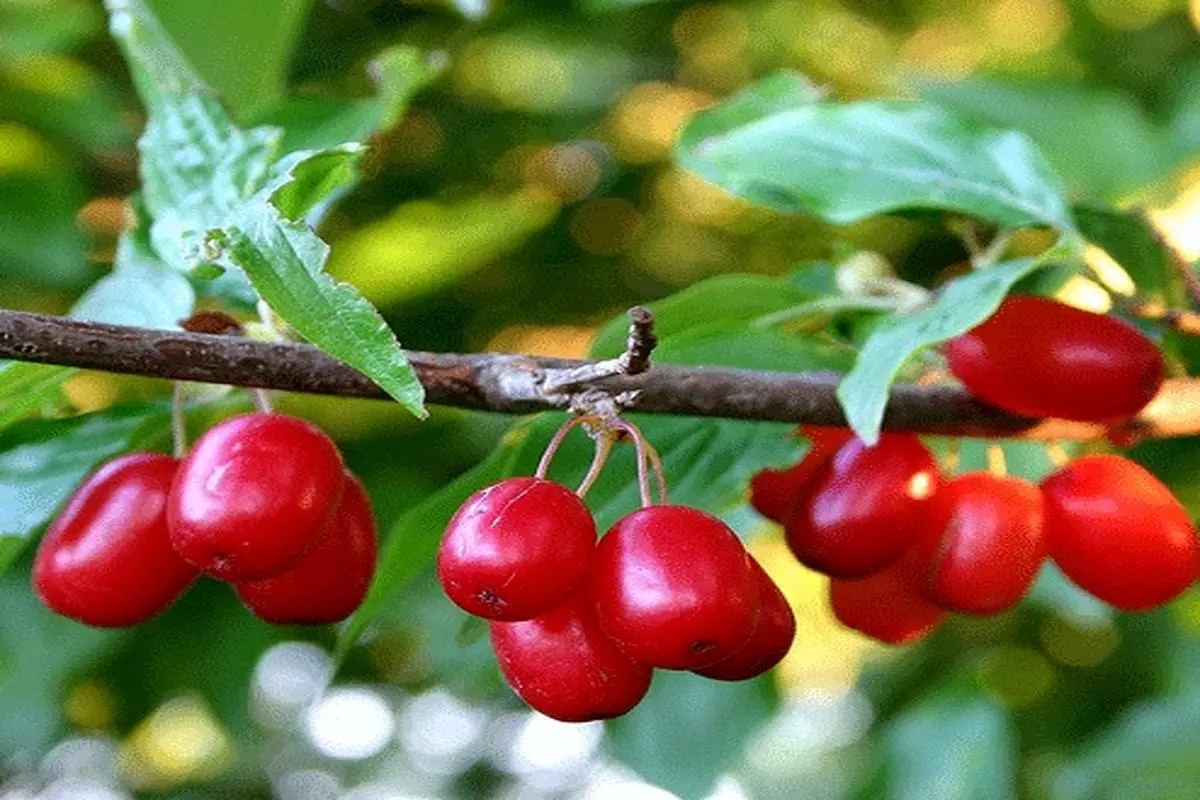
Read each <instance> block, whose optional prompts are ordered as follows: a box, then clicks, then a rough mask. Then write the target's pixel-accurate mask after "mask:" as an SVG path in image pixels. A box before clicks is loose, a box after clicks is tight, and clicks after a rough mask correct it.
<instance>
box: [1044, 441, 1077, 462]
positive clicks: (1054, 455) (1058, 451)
mask: <svg viewBox="0 0 1200 800" xmlns="http://www.w3.org/2000/svg"><path fill="white" fill-rule="evenodd" d="M1046 457H1047V458H1049V459H1050V463H1051V464H1053V465H1054V468H1055V469H1060V468H1061V467H1065V466H1066V465H1067V464H1069V463H1071V454H1070V453H1068V452H1067V450H1066V448H1065V447H1063V446H1062V442H1060V441H1057V440H1055V441H1051V442H1047V443H1046Z"/></svg>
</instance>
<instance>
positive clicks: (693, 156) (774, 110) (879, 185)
mask: <svg viewBox="0 0 1200 800" xmlns="http://www.w3.org/2000/svg"><path fill="white" fill-rule="evenodd" d="M778 80H779V79H778V78H777V77H776V78H772V79H768V81H767V82H766V83H765V84H759V85H756V86H754V87H751V88H750V89H748V90H746V92H744V93H742V94H741V95H738V96H737V97H735V98H734V99H733V100H732V101H728V103H729V104H732V105H733V106H734V108H733V109H730V108H729V107H727V105H726V104H722V105H720V106H717V107H716V108H715V109H712V110H709V111H703V112H701V113H699V114H697V115H696V116H695V117H694V118H693V119H692V120H691V121H690V122H689V123H688V125H687V126H686V127H685V129H684V131H683V134H682V136H681V138H680V141H679V145H678V148H677V150H676V157H677V159H678V161H679V162H680V164H681V165H682V166H684V167H686V168H688V169H691V170H693V171H695V172H697V173H699V174H700V175H702V176H703V177H705V178H707V179H708V180H710V181H712V182H713V183H716V184H717V185H719V186H722V187H723V188H725V189H727V190H728V191H730V192H732V193H734V194H737V195H740V196H742V197H745V198H746V199H748V200H750V201H752V202H755V203H759V204H761V205H765V206H769V207H773V208H778V209H781V210H784V211H796V212H805V213H810V214H815V215H816V216H819V217H821V218H823V219H825V220H828V221H830V222H835V223H850V222H856V221H858V220H862V219H865V218H867V217H871V216H874V215H876V214H880V213H884V212H889V211H897V210H901V209H915V208H924V209H946V210H952V211H959V212H962V213H965V214H972V215H975V216H977V217H981V218H983V219H986V220H990V221H992V222H995V223H996V224H998V225H1001V226H1004V227H1010V228H1018V227H1025V226H1030V225H1035V226H1049V227H1052V228H1057V229H1060V230H1064V231H1069V230H1071V229H1072V228H1073V227H1074V223H1073V221H1072V219H1071V213H1070V209H1069V208H1068V206H1067V201H1066V199H1065V193H1064V189H1063V186H1062V182H1061V180H1060V179H1059V177H1058V175H1057V174H1056V173H1055V172H1054V170H1053V169H1052V168H1051V167H1050V165H1049V164H1048V163H1047V162H1046V160H1045V158H1043V157H1042V155H1041V154H1040V153H1039V152H1038V150H1037V148H1036V147H1034V145H1033V144H1032V143H1031V142H1030V141H1029V139H1028V138H1026V137H1025V135H1024V134H1021V133H1017V132H1015V131H1000V130H995V129H992V128H989V127H985V126H982V125H980V124H978V123H975V122H974V121H972V120H970V119H968V118H965V117H962V116H959V115H956V114H953V113H951V112H949V111H946V110H944V109H941V108H938V107H936V106H933V105H929V104H924V103H909V102H898V101H870V102H860V103H851V104H835V103H812V102H811V96H805V95H800V96H797V95H796V93H793V94H792V95H791V96H788V95H787V94H784V95H783V100H784V102H783V103H782V104H781V103H780V102H779V99H778V98H779V91H778V85H779V84H778ZM805 101H808V102H805ZM788 102H790V103H791V104H792V105H793V106H794V107H787V103H788ZM797 102H800V103H802V104H800V105H795V104H796V103H797ZM781 105H783V107H781ZM755 111H757V113H754V112H755Z"/></svg>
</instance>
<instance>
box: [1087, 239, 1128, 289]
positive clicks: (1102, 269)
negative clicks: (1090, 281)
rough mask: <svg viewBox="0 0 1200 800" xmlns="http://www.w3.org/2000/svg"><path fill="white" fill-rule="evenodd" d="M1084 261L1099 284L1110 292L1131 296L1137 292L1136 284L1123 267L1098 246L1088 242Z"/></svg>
mask: <svg viewBox="0 0 1200 800" xmlns="http://www.w3.org/2000/svg"><path fill="white" fill-rule="evenodd" d="M1084 262H1085V263H1086V264H1087V265H1088V268H1089V269H1091V271H1092V272H1093V273H1095V275H1096V278H1097V279H1098V280H1099V281H1100V283H1101V285H1102V286H1104V288H1106V289H1108V290H1109V291H1110V292H1116V293H1117V294H1119V295H1124V296H1125V297H1132V296H1133V295H1134V294H1135V293H1136V292H1137V286H1136V285H1135V284H1134V282H1133V278H1131V277H1129V273H1128V272H1126V271H1125V268H1124V267H1122V266H1121V265H1120V264H1118V263H1117V262H1116V261H1114V260H1113V257H1112V256H1110V255H1109V254H1108V253H1106V252H1105V251H1104V250H1102V249H1100V248H1099V247H1096V246H1095V245H1091V244H1089V245H1088V246H1087V248H1086V250H1085V251H1084Z"/></svg>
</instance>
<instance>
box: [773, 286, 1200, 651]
mask: <svg viewBox="0 0 1200 800" xmlns="http://www.w3.org/2000/svg"><path fill="white" fill-rule="evenodd" d="M1033 337H1036V338H1033ZM946 356H947V360H948V362H949V365H950V369H951V371H952V372H953V373H954V375H955V376H956V377H958V378H959V380H961V381H962V382H963V384H964V385H965V386H966V387H967V388H968V389H969V390H970V391H971V392H972V393H973V394H976V395H977V396H979V397H980V398H981V399H982V400H984V401H985V402H987V403H990V404H992V405H995V406H997V407H999V408H1002V409H1004V410H1007V411H1011V412H1013V413H1018V414H1024V415H1029V416H1051V417H1058V418H1063V419H1074V420H1088V421H1098V422H1105V423H1115V422H1119V421H1120V420H1123V419H1127V418H1129V417H1131V416H1133V415H1134V414H1136V413H1137V412H1138V411H1140V410H1141V409H1142V408H1143V407H1144V406H1145V405H1146V404H1147V403H1148V402H1149V401H1150V400H1151V399H1152V398H1153V396H1154V395H1155V393H1156V392H1157V391H1158V388H1159V386H1160V385H1161V384H1162V379H1163V362H1162V356H1161V354H1160V353H1159V351H1158V349H1157V348H1156V347H1155V346H1154V344H1153V343H1152V342H1151V341H1149V340H1148V339H1146V338H1145V337H1144V336H1142V335H1141V334H1140V333H1138V332H1137V331H1136V330H1135V329H1133V328H1132V327H1130V326H1128V325H1125V324H1124V323H1122V322H1120V321H1118V320H1115V319H1112V318H1110V317H1106V316H1103V315H1099V314H1091V313H1088V312H1085V311H1080V310H1077V309H1074V308H1070V307H1068V306H1064V305H1061V304H1059V303H1055V302H1053V301H1050V300H1046V299H1044V298H1039V297H1021V296H1017V297H1010V298H1008V299H1007V300H1005V301H1004V303H1003V304H1002V305H1001V307H1000V309H999V311H998V312H997V313H996V314H995V315H993V316H992V317H991V318H990V319H988V320H987V321H985V322H984V323H983V324H982V325H980V326H979V327H977V328H975V329H973V330H972V331H970V332H968V333H967V334H965V335H963V336H961V337H959V338H957V339H955V340H953V341H951V342H949V343H948V344H947V346H946ZM803 432H804V433H805V435H807V437H808V438H809V439H810V441H811V443H812V446H811V448H810V450H809V452H808V454H807V455H806V456H805V458H804V459H803V460H802V461H801V462H800V463H798V464H796V465H795V466H793V467H791V468H790V469H787V470H765V471H763V472H761V473H759V474H758V475H757V476H755V478H754V479H753V481H752V482H751V503H752V504H753V505H754V507H755V508H756V509H757V510H758V511H759V512H760V513H762V514H763V515H764V516H766V517H768V518H770V519H772V520H775V521H777V522H779V523H781V524H783V526H784V529H785V533H786V537H787V543H788V546H789V548H790V549H791V551H792V552H793V553H794V554H795V556H796V558H797V559H798V560H799V561H800V562H802V563H803V564H805V565H807V566H809V567H811V568H813V569H815V570H819V571H821V572H823V573H825V574H827V575H829V576H830V577H831V578H832V581H831V583H830V604H831V606H832V608H833V611H834V614H835V615H836V616H837V618H838V619H839V620H840V621H841V622H842V623H843V624H845V625H847V626H848V627H851V628H854V629H856V630H858V631H860V632H862V633H865V634H867V635H869V636H872V637H874V638H876V639H880V640H882V641H885V642H890V643H894V644H899V643H903V642H908V641H912V640H914V639H917V638H920V637H921V636H924V635H925V634H927V633H929V632H930V631H932V630H933V629H934V628H935V627H936V626H937V624H938V623H939V621H940V620H941V619H942V617H943V616H944V614H945V613H946V612H948V611H950V612H960V613H965V614H979V615H986V614H995V613H999V612H1000V611H1003V610H1005V609H1007V608H1009V607H1011V606H1012V605H1014V604H1015V603H1017V602H1018V601H1019V600H1020V599H1021V597H1022V596H1024V594H1025V592H1026V591H1027V590H1028V589H1029V587H1030V585H1031V584H1032V582H1033V580H1034V578H1035V577H1036V575H1037V573H1038V571H1039V569H1040V567H1041V565H1042V563H1043V562H1044V561H1045V559H1046V558H1047V557H1049V558H1051V559H1053V560H1054V562H1055V563H1057V564H1058V566H1059V567H1060V568H1061V569H1062V570H1063V572H1064V573H1065V574H1066V575H1067V576H1068V577H1069V578H1071V580H1073V581H1074V582H1075V583H1076V584H1077V585H1079V586H1080V587H1081V588H1083V589H1084V590H1086V591H1088V592H1090V593H1091V594H1092V595H1094V596H1096V597H1097V598H1099V599H1100V600H1103V601H1105V602H1107V603H1109V604H1111V605H1113V606H1115V607H1117V608H1121V609H1126V610H1144V609H1149V608H1153V607H1155V606H1158V605H1161V604H1163V603H1165V602H1167V601H1169V600H1171V599H1172V598H1174V597H1176V596H1177V595H1179V594H1180V593H1181V592H1183V591H1184V590H1185V589H1186V588H1187V587H1188V586H1190V585H1191V584H1192V583H1193V582H1194V581H1195V580H1196V579H1197V576H1198V575H1200V545H1198V544H1197V539H1196V531H1195V529H1194V528H1193V527H1192V524H1191V521H1190V519H1189V517H1188V515H1187V512H1186V511H1185V510H1184V508H1183V506H1182V505H1180V503H1179V501H1178V500H1176V499H1175V498H1174V497H1173V496H1172V495H1171V492H1170V490H1169V489H1167V487H1166V486H1164V485H1163V484H1162V483H1161V482H1160V481H1159V480H1158V479H1157V478H1155V477H1154V476H1153V475H1151V474H1150V473H1149V472H1147V471H1146V470H1145V469H1143V468H1142V467H1140V466H1138V465H1137V464H1135V463H1133V462H1132V461H1129V460H1127V459H1125V458H1122V457H1121V456H1117V455H1111V454H1102V455H1090V456H1085V457H1083V458H1080V459H1077V460H1076V461H1074V462H1073V463H1071V464H1069V465H1067V466H1065V467H1063V468H1061V469H1059V470H1058V471H1057V472H1055V473H1054V474H1052V475H1050V476H1049V477H1047V478H1046V479H1045V480H1043V481H1042V483H1041V485H1040V486H1038V485H1035V484H1033V483H1031V482H1029V481H1027V480H1025V479H1023V478H1019V477H1012V476H996V475H992V474H990V473H985V472H977V473H966V474H963V475H959V476H957V477H954V478H953V479H950V480H947V479H945V478H943V477H942V476H941V474H940V472H939V469H938V465H937V462H936V460H935V459H934V458H933V456H932V455H931V454H930V453H929V451H928V450H927V449H926V448H925V447H924V445H922V444H921V442H920V441H919V440H918V439H917V438H916V437H915V436H911V435H900V434H888V435H884V436H883V437H882V438H881V440H880V441H879V443H878V444H876V445H875V446H874V447H868V446H866V445H865V444H864V443H863V442H862V441H861V440H858V439H856V438H854V437H853V436H852V435H851V433H850V432H849V431H847V430H843V429H839V428H811V427H810V428H805V429H803Z"/></svg>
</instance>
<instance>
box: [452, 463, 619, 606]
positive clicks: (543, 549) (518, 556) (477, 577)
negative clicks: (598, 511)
mask: <svg viewBox="0 0 1200 800" xmlns="http://www.w3.org/2000/svg"><path fill="white" fill-rule="evenodd" d="M595 550H596V523H595V521H594V520H593V519H592V515H591V512H589V511H588V509H587V506H585V505H584V504H583V501H582V500H580V499H579V497H578V496H577V495H576V494H575V493H574V492H572V491H571V490H570V489H568V488H567V487H565V486H563V485H562V484H559V483H555V482H554V481H548V480H544V479H542V478H509V479H507V480H503V481H500V482H499V483H494V484H492V485H491V486H488V487H487V488H485V489H483V490H481V491H479V492H476V493H475V494H474V495H472V496H471V497H469V498H468V499H467V501H466V502H465V503H463V504H462V506H461V507H459V509H458V511H457V513H455V515H454V517H453V519H451V520H450V524H449V525H448V526H447V527H446V533H445V535H444V536H443V537H442V543H441V546H440V547H439V548H438V554H437V573H438V580H439V581H441V584H442V589H443V590H445V592H446V595H447V596H448V597H449V598H450V599H451V600H452V601H454V603H455V604H456V605H457V606H458V607H459V608H462V609H463V610H464V611H468V612H470V613H472V614H475V615H476V616H479V617H485V618H487V619H495V620H505V621H515V620H522V619H532V618H533V617H536V616H538V615H540V614H544V613H545V612H547V611H549V610H550V609H552V608H554V607H555V606H557V605H559V604H560V603H562V602H563V601H564V600H566V599H567V597H569V596H570V595H571V594H572V593H573V592H574V591H575V590H576V589H577V588H578V587H580V586H582V585H583V584H584V583H585V582H586V578H587V574H588V569H589V568H590V566H591V563H592V557H593V555H594V554H595Z"/></svg>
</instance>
